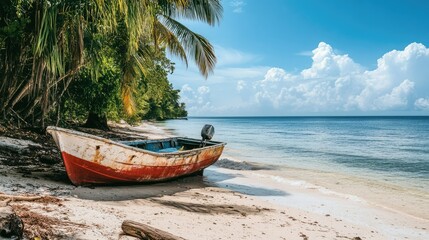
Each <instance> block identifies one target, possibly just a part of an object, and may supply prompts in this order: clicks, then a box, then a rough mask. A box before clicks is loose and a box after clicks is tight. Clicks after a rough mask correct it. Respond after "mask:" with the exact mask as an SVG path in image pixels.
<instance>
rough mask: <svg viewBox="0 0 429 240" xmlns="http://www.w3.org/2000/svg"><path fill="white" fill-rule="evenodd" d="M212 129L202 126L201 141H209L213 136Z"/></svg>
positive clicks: (209, 126)
mask: <svg viewBox="0 0 429 240" xmlns="http://www.w3.org/2000/svg"><path fill="white" fill-rule="evenodd" d="M214 132H215V130H214V127H213V126H212V125H210V124H206V125H204V127H203V129H201V137H202V138H203V141H207V140H211V139H212V138H213V135H214Z"/></svg>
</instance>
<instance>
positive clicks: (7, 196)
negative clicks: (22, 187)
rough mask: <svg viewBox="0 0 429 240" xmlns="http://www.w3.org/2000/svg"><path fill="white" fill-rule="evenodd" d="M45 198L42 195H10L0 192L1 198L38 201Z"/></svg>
mask: <svg viewBox="0 0 429 240" xmlns="http://www.w3.org/2000/svg"><path fill="white" fill-rule="evenodd" d="M41 198H43V197H42V196H19V195H8V194H0V199H6V201H7V200H9V201H36V200H39V199H41Z"/></svg>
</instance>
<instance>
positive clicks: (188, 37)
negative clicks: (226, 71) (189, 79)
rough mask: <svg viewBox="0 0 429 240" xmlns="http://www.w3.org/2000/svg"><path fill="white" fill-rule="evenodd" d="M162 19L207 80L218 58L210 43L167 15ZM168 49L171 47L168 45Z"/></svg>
mask: <svg viewBox="0 0 429 240" xmlns="http://www.w3.org/2000/svg"><path fill="white" fill-rule="evenodd" d="M160 17H161V18H162V21H163V22H164V25H165V26H166V28H168V29H169V30H170V31H171V32H172V33H173V34H174V35H175V36H177V39H178V40H179V42H180V43H181V45H182V46H183V48H184V49H185V50H186V51H187V52H188V53H189V54H190V55H191V56H193V58H194V61H195V63H196V64H197V66H198V69H199V70H200V73H201V74H202V75H203V76H204V77H206V78H207V77H208V75H209V74H210V73H211V72H213V69H214V67H215V64H216V56H215V53H214V49H213V46H212V45H211V44H210V42H209V41H208V40H207V39H206V38H204V37H203V36H201V35H199V34H197V33H194V32H193V31H191V30H190V29H189V28H187V27H186V26H184V25H183V24H181V23H179V22H178V21H176V20H174V19H172V18H170V17H168V16H165V15H164V16H160ZM167 47H170V46H168V45H167Z"/></svg>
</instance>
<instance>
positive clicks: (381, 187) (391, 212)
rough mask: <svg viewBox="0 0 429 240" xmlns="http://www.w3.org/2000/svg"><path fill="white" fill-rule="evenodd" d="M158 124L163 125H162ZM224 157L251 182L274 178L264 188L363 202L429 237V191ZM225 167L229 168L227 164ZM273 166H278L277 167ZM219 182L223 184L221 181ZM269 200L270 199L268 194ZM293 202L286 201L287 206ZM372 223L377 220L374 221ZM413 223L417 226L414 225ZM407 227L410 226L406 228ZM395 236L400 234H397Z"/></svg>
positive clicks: (339, 174)
mask: <svg viewBox="0 0 429 240" xmlns="http://www.w3.org/2000/svg"><path fill="white" fill-rule="evenodd" d="M157 126H158V127H160V128H163V127H162V126H159V125H157ZM169 133H170V134H172V133H173V132H172V131H169ZM222 158H226V160H229V161H231V162H233V163H232V166H233V167H232V168H230V169H231V170H232V171H234V172H235V174H240V172H241V174H242V173H243V172H246V174H247V175H248V176H247V179H246V181H242V182H247V183H248V182H252V180H254V179H252V178H255V176H256V177H260V176H261V175H265V176H264V177H265V178H271V179H270V180H271V182H266V185H265V186H264V187H268V188H270V187H272V185H275V184H276V183H275V182H280V183H281V184H285V185H289V186H292V187H296V189H295V190H296V191H307V190H314V191H313V193H312V194H313V195H315V196H324V195H330V196H334V197H335V198H340V199H347V200H349V201H353V202H360V203H362V205H364V206H361V207H364V208H371V209H373V210H374V211H375V212H377V214H381V215H385V218H396V217H401V218H406V219H407V221H403V222H401V223H399V222H394V221H393V222H391V223H390V224H391V225H392V226H395V225H396V227H399V228H403V229H404V232H403V233H400V234H399V235H400V237H405V238H406V237H407V236H408V235H414V234H411V232H410V231H413V229H417V231H419V230H418V229H420V230H422V231H420V233H418V234H415V235H414V236H413V238H414V239H420V238H421V239H425V238H429V232H428V231H427V229H426V227H425V226H427V225H429V209H427V208H425V207H424V206H429V192H427V191H424V189H420V188H417V187H409V186H403V185H399V184H395V183H389V182H387V180H385V181H384V182H382V181H379V179H366V178H365V177H357V176H353V175H352V174H347V173H339V172H327V171H323V170H310V169H303V168H296V167H290V166H286V165H269V166H268V167H264V164H263V163H255V162H247V161H246V162H243V161H240V160H238V159H236V158H235V157H234V156H231V154H229V155H226V154H223V155H222V156H221V159H220V160H222ZM243 163H245V165H253V166H255V165H257V166H256V167H254V168H255V169H256V170H257V171H253V170H251V169H249V167H246V166H244V167H243V168H242V169H240V166H239V165H240V164H243ZM230 164H231V163H230ZM215 165H218V164H215ZM222 167H226V168H227V169H228V168H229V167H228V166H222ZM258 168H259V169H258ZM273 168H279V169H278V170H274V169H273ZM230 169H228V170H230ZM273 182H274V184H273ZM281 184H280V185H281ZM218 185H220V186H222V184H218ZM277 185H278V184H277ZM223 187H225V188H229V189H231V187H228V186H226V185H223ZM277 189H289V188H288V187H287V186H277ZM233 190H235V191H239V192H240V189H238V188H233ZM268 199H270V198H269V197H268ZM270 201H271V202H275V203H277V204H281V201H279V200H278V199H275V197H274V198H271V199H270ZM292 205H293V204H289V205H287V204H286V206H288V207H291V206H292ZM294 207H297V206H294ZM298 208H300V209H306V208H308V206H299V207H298ZM374 214H376V213H374ZM355 217H356V216H355ZM348 218H349V219H348V220H351V221H353V220H354V219H353V217H348ZM373 224H377V223H376V222H374V223H373ZM413 224H414V225H416V226H412V225H413ZM396 227H395V229H390V230H387V231H385V232H386V234H387V235H389V231H391V230H395V231H396V232H400V231H398V229H397V228H396ZM407 227H408V228H409V229H408V230H405V229H406V228H407ZM419 235H422V236H419ZM393 237H398V236H396V235H394V236H393Z"/></svg>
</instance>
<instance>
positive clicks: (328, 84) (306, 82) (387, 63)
mask: <svg viewBox="0 0 429 240" xmlns="http://www.w3.org/2000/svg"><path fill="white" fill-rule="evenodd" d="M312 59H313V63H312V65H311V67H310V68H308V69H304V70H302V71H301V73H300V74H295V75H294V74H290V73H287V72H286V71H285V70H283V69H280V68H271V69H270V70H268V71H267V73H266V75H265V77H264V79H262V80H259V81H257V82H256V83H255V86H254V89H255V93H254V96H255V102H256V103H257V104H259V106H261V107H262V106H267V105H269V106H271V107H274V108H275V109H277V110H276V111H277V112H279V113H285V112H343V111H361V112H364V111H384V110H413V109H415V108H417V109H426V110H428V109H429V107H428V105H429V100H428V99H424V98H423V97H424V96H426V95H427V92H429V77H428V76H429V68H428V67H427V66H429V49H428V48H426V47H425V46H424V45H422V44H418V43H412V44H410V45H408V46H407V47H406V48H405V49H404V50H402V51H397V50H394V51H391V52H389V53H386V54H385V55H384V56H383V57H381V58H380V59H379V60H378V66H377V68H376V69H374V70H372V71H370V70H365V69H364V67H362V66H360V65H359V64H357V63H355V62H354V61H353V60H352V59H351V58H350V57H349V56H348V55H338V54H336V53H335V52H334V51H333V49H332V47H331V46H330V45H328V44H326V43H323V42H321V43H320V44H319V46H318V47H317V48H316V49H315V50H313V56H312ZM423 94H426V95H423ZM416 99H417V100H416ZM413 104H414V105H413Z"/></svg>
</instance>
